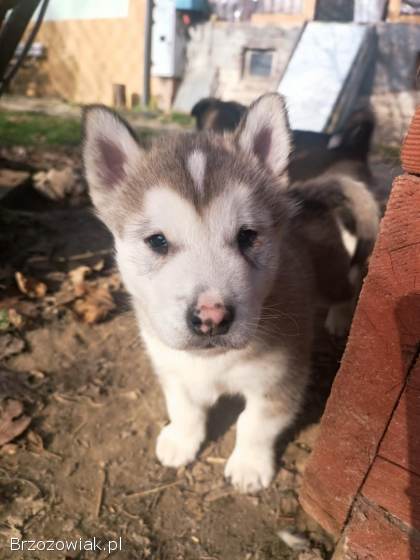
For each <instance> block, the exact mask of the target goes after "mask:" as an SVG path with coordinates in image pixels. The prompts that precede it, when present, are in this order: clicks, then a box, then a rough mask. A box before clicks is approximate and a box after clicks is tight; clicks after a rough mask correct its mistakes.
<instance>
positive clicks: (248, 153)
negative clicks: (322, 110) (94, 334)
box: [83, 94, 293, 349]
mask: <svg viewBox="0 0 420 560" xmlns="http://www.w3.org/2000/svg"><path fill="white" fill-rule="evenodd" d="M84 132H85V142H84V150H83V157H84V166H85V172H86V178H87V180H88V183H89V187H90V193H91V197H92V200H93V202H94V205H95V206H96V209H97V212H98V214H99V216H100V217H101V219H102V220H103V221H104V222H105V224H106V225H107V226H108V227H109V229H110V230H111V231H112V233H113V235H114V238H115V245H116V252H117V261H118V265H119V268H120V270H121V273H122V276H123V279H124V282H125V284H126V286H127V289H128V291H129V292H130V293H131V295H132V297H133V298H134V300H135V305H136V308H137V309H138V310H139V312H140V313H139V314H140V318H141V321H142V322H143V325H144V327H145V328H147V329H150V330H151V331H152V332H153V334H154V335H156V336H158V337H159V338H160V339H161V340H162V341H163V342H164V343H166V344H167V345H169V346H171V347H174V348H178V349H204V348H241V347H244V346H245V345H246V344H247V343H248V342H249V341H250V339H251V338H252V336H253V334H254V333H255V330H256V327H257V324H258V321H259V318H260V313H261V308H262V305H263V302H264V300H265V298H266V297H267V296H268V295H269V293H270V291H271V290H272V286H273V282H274V280H275V277H276V274H277V271H278V269H279V259H280V251H279V246H280V242H281V232H282V227H283V224H284V222H285V220H287V217H288V213H289V212H292V211H293V210H292V207H291V206H289V205H290V203H289V202H288V200H287V199H286V198H285V195H284V194H283V193H282V189H281V185H280V182H281V175H282V173H283V172H284V170H285V168H286V166H287V162H288V156H289V153H290V149H291V145H290V135H289V129H288V125H287V117H286V113H285V107H284V102H283V99H282V98H281V97H280V96H279V95H277V94H267V95H265V96H263V97H261V98H260V99H258V100H257V101H256V102H255V103H254V104H253V105H252V106H251V107H250V109H249V111H248V112H247V114H246V115H245V116H244V118H243V120H242V121H241V124H240V126H239V128H238V131H237V132H236V133H235V135H232V136H230V137H222V136H217V135H213V134H211V133H201V134H184V135H179V136H174V137H165V138H163V139H161V140H160V141H158V142H157V143H156V144H155V145H154V146H153V147H152V148H151V150H150V151H149V152H147V153H146V152H145V151H143V149H142V148H141V147H140V146H139V145H138V143H137V141H136V138H135V136H134V134H133V132H132V131H131V129H130V128H129V127H128V126H127V125H126V123H124V122H123V121H122V120H121V119H120V118H119V117H118V116H117V115H116V114H115V113H113V112H112V111H110V110H108V109H106V108H105V107H100V106H93V107H89V108H87V109H86V111H85V116H84Z"/></svg>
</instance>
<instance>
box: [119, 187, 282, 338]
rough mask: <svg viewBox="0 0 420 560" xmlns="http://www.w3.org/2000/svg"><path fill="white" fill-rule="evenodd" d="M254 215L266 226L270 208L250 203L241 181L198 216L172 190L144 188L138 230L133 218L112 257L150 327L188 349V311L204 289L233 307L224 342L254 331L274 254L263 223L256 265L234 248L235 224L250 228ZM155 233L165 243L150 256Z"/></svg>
mask: <svg viewBox="0 0 420 560" xmlns="http://www.w3.org/2000/svg"><path fill="white" fill-rule="evenodd" d="M256 213H257V214H258V216H257V217H258V226H261V223H262V222H263V221H264V219H265V221H266V222H267V224H269V222H270V214H269V210H268V209H266V210H264V209H261V208H258V209H253V202H252V200H251V197H250V191H249V190H248V188H247V187H246V186H245V185H232V186H231V188H228V189H226V190H225V191H224V192H223V193H222V194H221V195H219V196H218V197H216V198H215V199H214V200H213V201H212V202H211V203H210V204H209V206H208V207H207V208H205V209H202V211H201V215H200V214H199V213H198V212H197V211H196V209H195V208H194V206H193V205H192V204H191V203H190V202H189V201H188V200H186V199H183V198H182V197H181V195H180V194H178V193H177V192H176V191H174V190H172V189H170V188H166V187H155V188H152V189H150V190H148V191H147V192H146V194H145V197H144V203H143V210H142V215H141V217H140V218H139V223H140V222H141V224H142V225H141V227H139V228H138V229H137V230H136V228H137V225H136V224H131V225H129V226H128V227H127V228H126V233H125V234H123V236H122V237H121V238H117V239H116V248H117V259H118V264H119V267H120V270H121V273H122V275H123V279H124V281H125V283H126V286H127V288H128V290H129V292H131V294H132V295H133V296H134V298H135V302H136V303H137V305H138V307H139V308H140V309H141V311H142V313H143V314H144V315H145V316H146V319H147V321H148V323H149V324H150V325H151V327H152V329H153V331H154V333H155V334H156V335H157V336H158V337H159V338H160V339H161V340H162V341H163V342H165V343H166V344H167V345H169V346H172V347H175V348H189V347H194V345H199V344H202V343H203V341H202V340H200V341H198V338H200V337H197V336H196V335H194V334H192V333H191V332H190V331H189V329H188V326H187V321H186V316H187V310H188V308H189V307H190V306H191V305H194V304H195V303H196V301H197V298H198V295H199V294H200V293H203V292H208V291H212V292H215V293H217V294H220V297H221V299H222V300H223V302H224V303H225V304H229V305H233V306H234V307H235V321H234V323H233V325H232V327H231V329H230V331H229V333H228V334H227V335H225V337H224V340H225V341H226V343H228V344H230V345H232V346H234V347H238V346H243V345H244V344H245V343H246V342H247V340H248V338H249V336H250V335H251V334H252V332H254V330H255V328H256V326H257V321H258V317H259V312H260V307H261V305H262V302H263V300H264V298H265V297H266V296H267V295H268V292H269V290H270V289H271V287H272V281H273V278H272V276H273V274H274V273H275V270H276V266H274V265H273V263H274V261H276V259H277V258H278V257H277V253H278V251H277V250H276V248H277V243H278V242H277V240H276V237H277V236H276V235H274V233H273V232H271V230H270V228H269V226H268V225H267V228H266V231H262V235H261V237H262V243H261V247H260V248H259V249H258V259H259V261H258V262H259V266H258V267H252V266H251V265H250V263H249V262H248V261H247V260H246V259H245V258H244V256H243V255H242V254H241V253H240V251H239V249H238V247H237V243H236V237H237V234H238V232H239V229H240V228H241V227H242V226H243V225H244V224H246V225H247V227H250V226H252V220H253V219H255V218H256V216H255V214H256ZM264 213H265V214H266V216H265V217H264ZM156 233H162V234H163V235H165V237H166V238H167V240H168V242H169V253H168V255H166V256H160V255H156V254H155V253H153V252H152V250H151V249H150V248H149V247H148V246H147V245H146V243H145V242H144V239H146V238H147V237H149V236H150V235H153V234H156ZM264 236H265V237H266V238H264ZM271 236H272V237H271Z"/></svg>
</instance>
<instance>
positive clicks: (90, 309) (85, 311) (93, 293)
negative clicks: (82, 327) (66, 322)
mask: <svg viewBox="0 0 420 560" xmlns="http://www.w3.org/2000/svg"><path fill="white" fill-rule="evenodd" d="M113 309H115V303H114V300H113V299H112V295H111V293H110V291H109V289H108V288H106V287H103V286H100V287H92V288H90V289H89V291H88V292H87V294H86V295H85V297H84V298H83V299H79V300H77V301H76V302H75V304H74V310H75V312H76V313H77V315H79V317H81V318H82V319H83V321H85V322H86V323H89V324H92V323H98V322H99V321H102V320H103V319H105V318H106V317H107V315H108V314H109V313H110V312H111V311H112V310H113Z"/></svg>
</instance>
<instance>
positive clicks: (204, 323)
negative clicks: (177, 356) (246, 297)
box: [187, 302, 235, 336]
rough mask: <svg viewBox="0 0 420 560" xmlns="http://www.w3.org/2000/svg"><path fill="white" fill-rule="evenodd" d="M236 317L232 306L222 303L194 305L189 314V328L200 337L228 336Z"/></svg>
mask: <svg viewBox="0 0 420 560" xmlns="http://www.w3.org/2000/svg"><path fill="white" fill-rule="evenodd" d="M234 317H235V310H234V308H233V307H232V306H231V305H227V306H225V305H223V304H222V303H220V302H215V303H207V304H204V303H202V304H201V305H199V302H197V304H194V305H192V306H191V307H190V308H189V309H188V312H187V323H188V328H189V329H190V330H191V331H192V332H193V333H194V334H197V335H200V336H216V335H222V334H226V333H227V332H228V331H229V329H230V327H231V325H232V323H233V320H234Z"/></svg>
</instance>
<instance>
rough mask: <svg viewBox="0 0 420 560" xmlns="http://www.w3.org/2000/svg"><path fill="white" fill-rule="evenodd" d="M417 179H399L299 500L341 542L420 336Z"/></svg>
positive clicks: (419, 197)
mask: <svg viewBox="0 0 420 560" xmlns="http://www.w3.org/2000/svg"><path fill="white" fill-rule="evenodd" d="M419 294H420V178H417V177H413V176H408V175H406V176H402V177H399V178H397V179H396V181H395V182H394V187H393V190H392V193H391V197H390V201H389V203H388V210H387V213H386V215H385V218H384V219H383V221H382V224H381V231H380V236H379V239H378V242H377V244H376V247H375V250H374V254H373V256H372V259H371V264H370V268H369V275H368V277H367V279H366V281H365V285H364V287H363V291H362V294H361V298H360V301H359V305H358V308H357V312H356V315H355V319H354V321H353V325H352V329H351V333H350V337H349V342H348V345H347V348H346V351H345V354H344V357H343V361H342V366H341V368H340V371H339V373H338V375H337V379H336V380H335V383H334V385H333V389H332V392H331V396H330V399H329V401H328V403H327V408H326V412H325V414H324V417H323V420H322V424H321V432H320V436H319V439H318V443H317V446H316V448H315V450H314V452H313V455H312V457H311V459H310V461H309V464H308V466H307V469H306V473H305V477H304V481H303V486H302V490H301V494H300V500H301V503H302V505H303V507H304V508H305V509H306V510H307V511H308V512H309V513H310V514H312V515H313V516H314V517H315V518H316V519H317V520H318V521H319V522H320V523H321V524H322V525H323V526H324V527H325V528H326V529H327V530H329V531H330V532H332V533H335V534H337V535H338V534H339V533H340V532H341V530H342V528H343V525H344V523H345V521H346V519H347V517H348V515H349V511H350V508H351V506H352V504H353V502H354V499H355V497H356V496H357V494H358V492H359V490H360V488H361V486H362V484H363V481H364V478H365V476H366V473H367V472H368V470H369V468H370V467H371V465H372V463H373V461H374V459H375V456H376V455H377V452H378V448H379V445H380V442H381V439H382V437H383V436H384V433H385V431H386V428H387V426H388V423H389V422H390V420H391V416H392V413H393V410H394V408H395V407H396V404H397V402H398V400H399V398H400V396H401V394H402V392H403V389H404V386H405V382H406V377H407V374H408V369H409V367H410V364H411V363H412V361H413V358H414V356H415V355H416V352H417V348H418V344H419V333H420V312H419V305H418V303H419Z"/></svg>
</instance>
